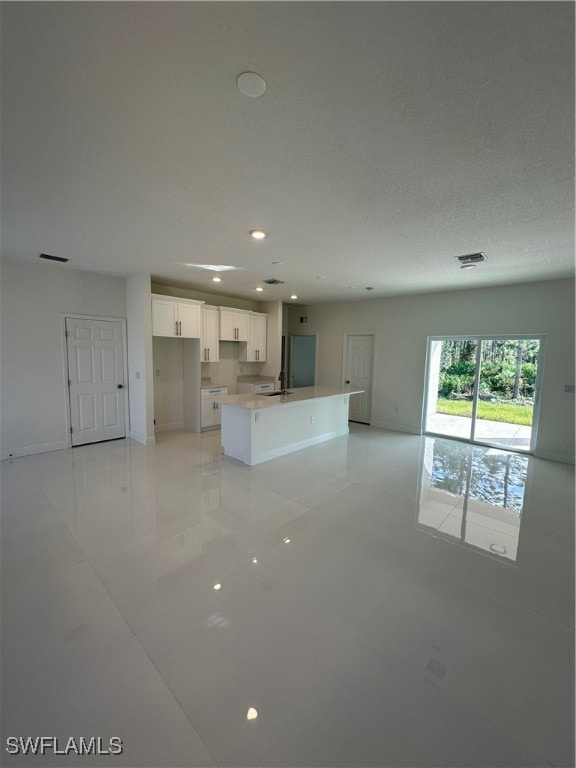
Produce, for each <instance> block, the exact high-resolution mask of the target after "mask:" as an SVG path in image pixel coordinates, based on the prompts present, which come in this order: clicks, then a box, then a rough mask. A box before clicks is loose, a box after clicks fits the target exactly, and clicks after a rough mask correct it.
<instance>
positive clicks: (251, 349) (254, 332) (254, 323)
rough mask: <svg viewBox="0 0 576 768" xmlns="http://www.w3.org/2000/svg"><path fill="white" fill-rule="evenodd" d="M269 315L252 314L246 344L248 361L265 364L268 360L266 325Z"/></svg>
mask: <svg viewBox="0 0 576 768" xmlns="http://www.w3.org/2000/svg"><path fill="white" fill-rule="evenodd" d="M267 318H268V315H264V314H261V313H260V312H251V313H250V329H249V334H248V343H247V344H246V360H247V361H248V362H252V363H263V362H264V361H265V360H266V325H267Z"/></svg>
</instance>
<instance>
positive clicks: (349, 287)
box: [348, 285, 356, 290]
mask: <svg viewBox="0 0 576 768" xmlns="http://www.w3.org/2000/svg"><path fill="white" fill-rule="evenodd" d="M352 288H356V286H355V285H349V286H348V289H349V290H350V289H352Z"/></svg>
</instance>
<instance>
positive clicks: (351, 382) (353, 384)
mask: <svg viewBox="0 0 576 768" xmlns="http://www.w3.org/2000/svg"><path fill="white" fill-rule="evenodd" d="M373 357H374V336H372V334H366V335H357V336H356V335H354V336H348V349H347V356H346V378H345V383H346V385H347V386H350V388H352V389H363V390H364V392H363V393H362V394H361V395H354V396H353V397H351V398H350V412H349V416H348V418H349V420H350V421H359V422H361V423H363V424H369V423H370V405H371V402H372V364H373Z"/></svg>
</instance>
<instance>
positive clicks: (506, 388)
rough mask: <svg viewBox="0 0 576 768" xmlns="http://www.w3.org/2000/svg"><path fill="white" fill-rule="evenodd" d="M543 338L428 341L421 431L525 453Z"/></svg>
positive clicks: (531, 430) (535, 404) (535, 407)
mask: <svg viewBox="0 0 576 768" xmlns="http://www.w3.org/2000/svg"><path fill="white" fill-rule="evenodd" d="M543 352H544V339H543V337H540V336H513V337H505V336H451V337H429V339H428V362H427V387H426V390H427V392H426V408H425V427H424V428H425V431H426V432H427V433H429V434H436V435H442V436H445V437H455V438H458V439H460V440H467V441H470V442H476V443H482V444H485V445H493V446H498V447H501V448H508V449H512V450H521V451H530V450H531V448H532V447H533V445H534V438H535V431H536V426H537V411H538V402H539V397H538V394H539V390H540V374H541V369H542V359H543Z"/></svg>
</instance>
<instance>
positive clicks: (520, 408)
mask: <svg viewBox="0 0 576 768" xmlns="http://www.w3.org/2000/svg"><path fill="white" fill-rule="evenodd" d="M533 410H534V409H533V407H532V406H531V405H515V404H514V403H487V402H485V401H484V400H480V401H479V403H478V418H479V419H487V420H489V421H503V422H505V423H506V424H522V425H524V426H527V427H529V426H531V424H532V412H533ZM436 413H445V414H448V415H449V416H468V418H470V417H471V416H472V402H471V401H470V400H446V399H444V398H440V397H439V398H438V405H437V407H436Z"/></svg>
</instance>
